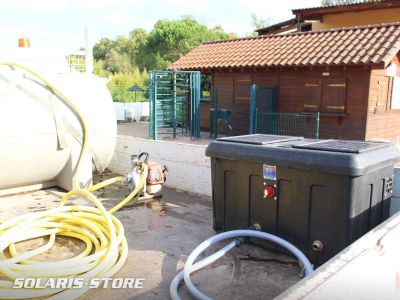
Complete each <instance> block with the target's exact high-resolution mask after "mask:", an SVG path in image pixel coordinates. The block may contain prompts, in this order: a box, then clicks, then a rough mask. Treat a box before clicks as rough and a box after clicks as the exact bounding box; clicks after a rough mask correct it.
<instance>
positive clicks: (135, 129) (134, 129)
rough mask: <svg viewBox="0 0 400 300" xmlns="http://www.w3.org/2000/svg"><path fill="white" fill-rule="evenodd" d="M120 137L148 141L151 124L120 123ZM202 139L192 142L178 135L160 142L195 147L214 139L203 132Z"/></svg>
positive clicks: (168, 136)
mask: <svg viewBox="0 0 400 300" xmlns="http://www.w3.org/2000/svg"><path fill="white" fill-rule="evenodd" d="M117 127H118V132H117V134H118V136H129V137H135V138H142V139H148V138H149V123H147V122H139V123H137V122H132V123H131V122H129V123H118V126H117ZM224 136H225V135H219V136H218V137H224ZM200 137H201V138H200V139H198V140H191V139H190V136H181V135H178V136H177V137H176V138H173V137H172V136H171V135H159V137H158V139H159V140H164V141H173V142H177V143H185V144H195V145H208V144H209V143H210V142H211V141H212V140H213V139H211V138H210V133H209V132H208V131H202V132H201V133H200Z"/></svg>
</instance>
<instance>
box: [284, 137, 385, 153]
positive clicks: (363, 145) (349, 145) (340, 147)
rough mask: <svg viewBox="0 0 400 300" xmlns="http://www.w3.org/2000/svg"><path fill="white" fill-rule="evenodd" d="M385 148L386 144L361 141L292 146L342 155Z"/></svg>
mask: <svg viewBox="0 0 400 300" xmlns="http://www.w3.org/2000/svg"><path fill="white" fill-rule="evenodd" d="M385 146H387V143H380V142H363V141H342V140H325V141H320V142H313V143H309V144H303V145H293V146H292V147H293V148H299V149H308V150H322V151H332V152H344V153H362V152H365V151H370V150H374V149H378V148H381V147H385Z"/></svg>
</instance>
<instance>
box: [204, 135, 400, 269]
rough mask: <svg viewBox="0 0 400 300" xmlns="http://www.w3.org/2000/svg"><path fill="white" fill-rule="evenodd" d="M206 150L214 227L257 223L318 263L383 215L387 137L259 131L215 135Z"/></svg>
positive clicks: (389, 162) (390, 161) (388, 187)
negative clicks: (308, 135)
mask: <svg viewBox="0 0 400 300" xmlns="http://www.w3.org/2000/svg"><path fill="white" fill-rule="evenodd" d="M206 155H207V156H209V157H211V170H212V183H213V187H212V188H213V205H214V229H215V230H216V231H227V230H233V229H244V228H247V227H249V226H250V225H252V224H254V223H258V224H260V225H261V226H262V230H263V231H266V232H269V233H272V234H275V235H277V236H280V237H282V238H284V239H286V240H288V241H289V242H291V243H293V244H294V245H296V246H297V247H299V248H300V249H301V250H302V251H303V252H304V253H305V254H306V255H307V256H308V257H309V259H310V260H311V261H312V262H313V263H314V264H318V265H319V264H322V263H324V262H325V261H327V260H328V259H330V258H331V257H333V256H334V255H335V254H337V253H338V252H340V251H341V250H342V249H344V248H345V247H346V246H348V245H349V244H350V243H352V242H353V241H355V240H356V239H358V238H359V237H361V236H362V235H364V234H365V233H366V232H368V231H369V230H370V229H372V228H373V227H375V226H376V225H378V224H380V223H381V222H382V221H384V220H385V219H387V218H388V216H389V208H390V198H391V195H392V183H393V172H394V164H395V163H396V162H397V161H398V160H399V152H398V150H397V149H396V148H395V147H394V146H393V145H392V144H390V143H384V142H362V141H341V140H318V141H316V140H306V139H303V138H299V137H289V136H276V135H261V134H255V135H246V136H237V137H229V138H221V139H218V140H216V141H214V142H212V143H211V144H210V145H209V146H208V148H207V150H206ZM268 186H269V187H274V188H275V190H276V195H275V196H274V197H272V198H266V197H265V196H264V190H265V189H266V187H268ZM269 195H271V194H269Z"/></svg>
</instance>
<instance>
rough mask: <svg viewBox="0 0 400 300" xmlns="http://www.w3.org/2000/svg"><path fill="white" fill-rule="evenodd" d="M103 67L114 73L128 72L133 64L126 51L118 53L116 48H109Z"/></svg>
mask: <svg viewBox="0 0 400 300" xmlns="http://www.w3.org/2000/svg"><path fill="white" fill-rule="evenodd" d="M104 68H105V69H106V70H107V71H109V72H111V73H113V74H115V73H129V72H131V71H132V69H133V66H132V63H131V58H130V57H129V55H128V54H127V53H120V52H118V51H117V50H116V49H111V50H110V52H109V53H107V54H106V58H105V63H104Z"/></svg>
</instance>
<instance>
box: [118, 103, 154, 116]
mask: <svg viewBox="0 0 400 300" xmlns="http://www.w3.org/2000/svg"><path fill="white" fill-rule="evenodd" d="M114 108H115V113H116V115H117V121H124V120H126V116H125V108H126V109H129V110H131V112H132V113H133V119H135V121H140V118H141V117H148V116H149V102H130V103H121V102H114Z"/></svg>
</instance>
